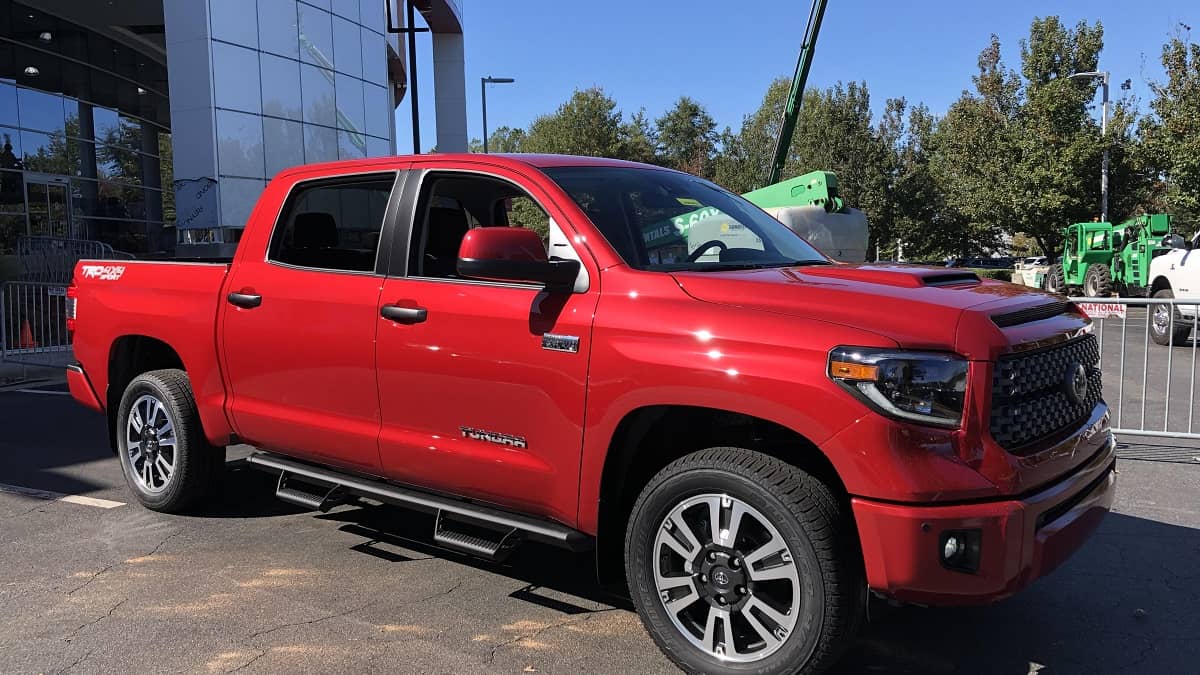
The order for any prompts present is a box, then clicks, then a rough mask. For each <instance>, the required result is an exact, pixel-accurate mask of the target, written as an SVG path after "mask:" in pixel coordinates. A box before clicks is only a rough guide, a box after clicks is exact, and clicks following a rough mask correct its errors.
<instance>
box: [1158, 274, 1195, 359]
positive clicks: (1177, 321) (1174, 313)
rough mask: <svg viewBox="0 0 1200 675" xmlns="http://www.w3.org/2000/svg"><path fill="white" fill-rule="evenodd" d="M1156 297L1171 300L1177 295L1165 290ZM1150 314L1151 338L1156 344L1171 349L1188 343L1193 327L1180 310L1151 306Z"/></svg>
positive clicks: (1163, 306)
mask: <svg viewBox="0 0 1200 675" xmlns="http://www.w3.org/2000/svg"><path fill="white" fill-rule="evenodd" d="M1154 297H1155V298H1163V299H1171V298H1174V297H1175V293H1173V292H1172V291H1171V289H1169V288H1164V289H1162V290H1160V291H1157V292H1156V293H1155V294H1154ZM1150 312H1151V315H1150V337H1151V339H1153V340H1154V342H1155V343H1156V344H1160V345H1163V346H1167V347H1169V346H1171V345H1172V344H1176V345H1177V344H1182V343H1184V342H1186V341H1187V339H1188V335H1190V334H1191V332H1192V326H1191V324H1190V323H1188V322H1187V321H1185V320H1184V318H1183V315H1182V314H1180V313H1179V310H1178V309H1176V308H1175V307H1174V306H1172V305H1167V304H1161V305H1151V306H1150Z"/></svg>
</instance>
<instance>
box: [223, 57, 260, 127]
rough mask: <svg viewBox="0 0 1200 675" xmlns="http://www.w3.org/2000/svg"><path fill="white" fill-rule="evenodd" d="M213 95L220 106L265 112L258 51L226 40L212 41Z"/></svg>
mask: <svg viewBox="0 0 1200 675" xmlns="http://www.w3.org/2000/svg"><path fill="white" fill-rule="evenodd" d="M212 57H213V88H214V89H215V91H214V95H213V98H214V99H215V100H216V103H217V107H218V108H228V109H230V110H244V111H246V112H253V113H257V112H261V111H262V103H261V90H260V89H259V86H258V52H256V51H253V50H250V49H246V48H244V47H235V46H233V45H227V44H224V43H222V42H214V43H212Z"/></svg>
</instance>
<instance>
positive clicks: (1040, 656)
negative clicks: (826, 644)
mask: <svg viewBox="0 0 1200 675" xmlns="http://www.w3.org/2000/svg"><path fill="white" fill-rule="evenodd" d="M0 429H2V430H3V431H4V433H3V437H2V438H0V483H9V484H17V485H22V486H26V487H31V488H37V489H42V490H51V491H57V492H64V493H72V494H84V495H87V496H92V497H100V498H103V499H111V500H117V501H122V502H130V503H129V504H127V505H125V506H121V507H118V508H113V509H108V510H105V509H98V508H92V507H88V506H83V505H77V504H71V503H63V502H56V501H43V500H37V499H32V498H29V497H24V496H20V495H15V494H8V493H0V672H4V673H63V672H71V673H108V672H136V671H142V672H185V673H228V672H240V673H276V672H298V671H304V672H352V671H358V672H385V671H387V672H401V673H496V672H513V673H519V672H564V673H575V672H588V673H630V672H637V673H658V672H664V673H666V672H673V668H672V666H671V664H670V663H669V662H668V661H667V660H666V659H665V658H664V657H662V656H661V655H660V654H659V652H658V650H657V649H656V648H655V646H654V644H653V642H651V640H650V639H649V637H648V636H646V634H645V633H644V631H643V630H642V628H641V625H640V623H639V622H638V620H637V617H636V616H635V615H634V614H633V613H632V612H631V611H629V607H628V604H627V603H625V602H624V601H622V600H620V599H617V598H613V597H611V596H606V595H604V594H603V593H601V592H600V590H599V589H597V588H596V587H595V584H594V582H593V579H594V568H593V566H592V563H591V560H590V558H589V556H586V555H582V556H578V555H572V554H569V553H566V552H563V551H559V550H557V549H553V548H546V547H542V546H537V545H527V546H525V547H523V548H521V549H519V550H518V551H517V552H516V553H515V554H514V556H513V557H512V558H510V559H509V561H508V562H507V563H505V564H503V565H496V564H491V563H486V562H481V561H476V560H472V559H469V558H465V557H462V556H459V555H456V554H453V553H448V552H444V551H441V550H439V549H437V548H435V547H434V546H432V545H431V543H430V533H431V531H432V518H430V517H428V516H426V515H423V514H416V513H412V512H407V511H403V510H399V509H393V508H389V507H381V506H370V505H368V506H342V507H339V508H337V509H335V510H333V511H331V512H330V513H327V514H316V513H311V512H304V511H301V510H299V509H297V508H294V507H291V506H289V505H286V504H283V503H280V502H277V501H276V500H275V499H274V497H273V496H272V494H273V488H274V481H273V479H272V478H271V477H270V476H268V475H266V474H262V473H259V472H257V471H253V470H250V469H248V468H245V467H243V466H239V465H237V464H236V463H235V464H233V465H231V470H230V472H229V475H228V477H227V481H226V486H225V491H224V494H223V496H222V497H221V499H220V500H219V501H218V503H216V504H215V505H213V506H212V508H210V509H208V510H207V511H206V512H204V513H202V514H200V515H194V516H167V515H162V514H157V513H152V512H150V511H146V510H145V509H142V508H141V507H139V506H137V505H136V504H134V503H132V502H133V500H132V497H131V495H129V494H128V493H127V492H126V490H125V488H124V486H123V484H122V482H121V475H120V469H119V467H118V466H117V464H116V460H115V459H114V458H113V456H112V455H111V454H110V453H109V452H108V450H107V448H106V447H105V445H104V432H103V420H102V419H100V418H99V417H96V416H93V415H91V414H89V413H87V412H86V411H83V410H82V409H80V408H78V407H77V406H75V405H73V404H72V403H71V402H70V400H69V399H67V398H66V397H55V396H32V395H22V394H15V393H0ZM1121 455H1122V457H1123V459H1122V461H1121V463H1120V465H1119V469H1120V475H1119V476H1118V479H1119V491H1118V497H1117V505H1116V512H1115V513H1113V514H1111V515H1110V516H1109V517H1108V518H1107V519H1106V520H1105V522H1104V523H1103V524H1102V525H1101V527H1100V529H1099V531H1098V532H1097V534H1096V535H1095V537H1094V538H1093V539H1092V540H1091V541H1090V542H1088V543H1087V544H1086V546H1085V547H1084V549H1083V550H1081V551H1080V552H1079V553H1077V554H1076V555H1075V556H1074V557H1073V558H1072V559H1070V560H1069V561H1068V562H1067V563H1066V564H1065V565H1064V566H1063V567H1062V568H1061V569H1059V570H1058V571H1056V572H1055V573H1054V574H1052V575H1051V576H1050V577H1048V578H1046V579H1043V580H1041V581H1039V582H1038V583H1036V584H1034V586H1033V587H1031V588H1029V589H1028V590H1026V591H1025V592H1024V593H1022V594H1021V595H1018V596H1017V597H1016V598H1013V599H1011V600H1009V601H1006V602H1002V603H999V604H997V605H992V606H988V607H977V608H967V609H954V610H945V609H922V608H915V607H908V608H900V609H889V610H886V611H883V612H882V613H880V614H878V615H876V616H874V617H873V619H872V622H871V623H870V625H868V626H867V628H866V630H865V631H864V633H863V635H862V637H861V639H859V641H858V642H857V643H856V644H855V645H854V647H853V648H852V650H851V652H850V654H849V655H848V656H847V658H846V660H845V661H844V663H843V664H842V665H841V667H840V668H839V671H840V672H842V673H859V672H867V671H869V672H874V673H884V674H891V673H896V674H899V673H905V674H908V673H912V674H916V673H922V674H924V673H998V674H1004V675H1009V674H1016V675H1026V674H1028V673H1041V674H1043V675H1047V674H1049V675H1058V674H1060V673H1089V674H1090V673H1143V672H1145V673H1176V672H1197V671H1198V670H1200V639H1197V637H1196V636H1197V635H1200V617H1197V615H1196V613H1195V611H1194V607H1195V606H1196V604H1197V601H1200V567H1197V566H1196V561H1198V560H1200V461H1195V460H1194V457H1200V448H1192V449H1188V450H1186V451H1181V450H1180V449H1179V448H1178V447H1174V448H1170V447H1164V446H1156V445H1153V444H1139V445H1130V446H1127V447H1124V448H1122V450H1121Z"/></svg>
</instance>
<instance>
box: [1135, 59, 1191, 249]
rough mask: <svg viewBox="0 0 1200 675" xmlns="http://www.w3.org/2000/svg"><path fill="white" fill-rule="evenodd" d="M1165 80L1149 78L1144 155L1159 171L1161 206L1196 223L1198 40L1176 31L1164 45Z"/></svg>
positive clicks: (1143, 124) (1143, 127) (1143, 135)
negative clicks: (1190, 38) (1185, 36)
mask: <svg viewBox="0 0 1200 675" xmlns="http://www.w3.org/2000/svg"><path fill="white" fill-rule="evenodd" d="M1162 64H1163V69H1164V70H1165V71H1166V81H1164V82H1156V83H1153V84H1151V90H1152V91H1153V93H1154V98H1153V100H1152V101H1151V102H1150V107H1151V108H1152V110H1153V111H1154V114H1153V115H1152V116H1150V117H1148V118H1146V119H1145V120H1143V122H1142V125H1141V129H1140V131H1141V135H1142V138H1143V139H1144V146H1145V147H1144V153H1145V154H1144V157H1145V160H1146V162H1147V164H1148V165H1149V166H1150V167H1151V169H1152V171H1153V172H1154V173H1156V174H1158V175H1161V177H1162V181H1163V183H1162V185H1161V186H1160V189H1161V190H1162V193H1163V194H1162V197H1163V201H1164V202H1165V208H1166V209H1167V210H1169V211H1171V212H1173V213H1174V214H1175V216H1176V218H1177V220H1178V221H1179V222H1180V223H1181V224H1182V223H1183V222H1187V223H1189V225H1190V227H1193V228H1195V227H1197V226H1200V44H1197V43H1195V42H1191V41H1190V40H1184V39H1183V38H1181V37H1175V38H1172V39H1171V40H1169V41H1168V42H1167V43H1166V44H1165V45H1163V48H1162Z"/></svg>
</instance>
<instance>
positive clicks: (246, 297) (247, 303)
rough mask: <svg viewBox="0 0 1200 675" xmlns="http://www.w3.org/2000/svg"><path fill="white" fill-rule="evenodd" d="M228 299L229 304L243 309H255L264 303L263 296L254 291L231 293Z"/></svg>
mask: <svg viewBox="0 0 1200 675" xmlns="http://www.w3.org/2000/svg"><path fill="white" fill-rule="evenodd" d="M226 299H227V300H229V304H231V305H237V306H238V307H241V308H242V309H254V308H255V307H258V306H259V305H261V304H262V296H261V295H255V294H253V293H230V294H229V297H228V298H226Z"/></svg>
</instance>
